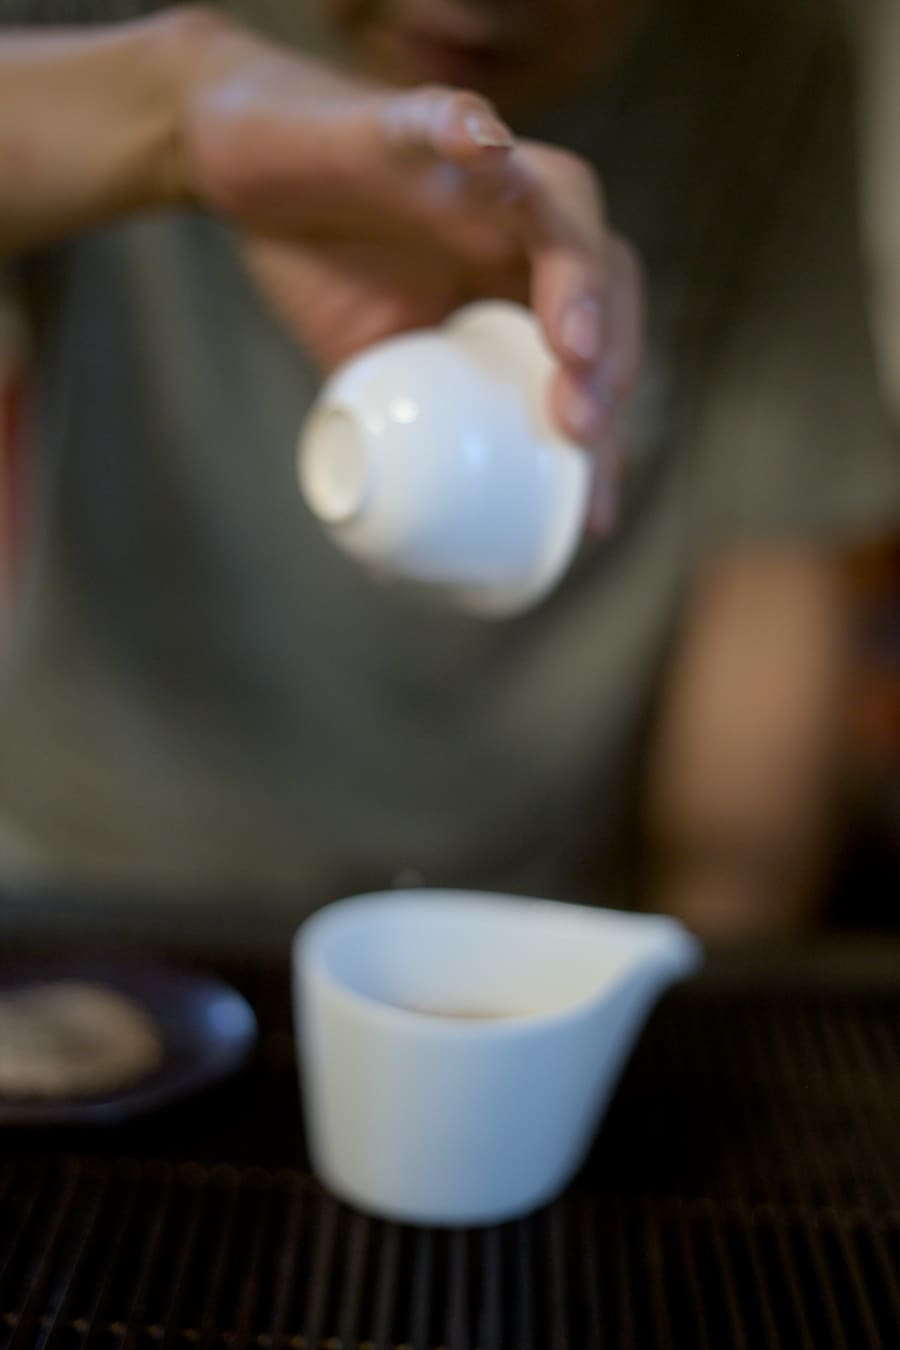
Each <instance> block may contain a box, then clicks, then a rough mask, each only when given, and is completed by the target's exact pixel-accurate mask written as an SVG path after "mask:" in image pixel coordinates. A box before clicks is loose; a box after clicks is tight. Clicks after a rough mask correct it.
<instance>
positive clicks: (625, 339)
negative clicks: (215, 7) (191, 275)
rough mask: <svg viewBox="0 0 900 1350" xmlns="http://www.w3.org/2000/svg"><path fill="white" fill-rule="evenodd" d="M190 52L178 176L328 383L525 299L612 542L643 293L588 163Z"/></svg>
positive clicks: (441, 93) (430, 93)
mask: <svg viewBox="0 0 900 1350" xmlns="http://www.w3.org/2000/svg"><path fill="white" fill-rule="evenodd" d="M202 50H203V59H202V60H201V61H200V63H199V70H200V72H201V73H200V74H199V75H198V74H197V73H196V71H197V69H198V67H197V66H196V65H195V66H194V67H193V68H192V75H191V79H190V87H189V93H188V96H187V98H186V101H185V105H184V119H183V158H184V168H183V172H184V173H185V175H186V177H187V181H188V183H189V186H190V189H191V191H192V192H193V193H194V195H195V196H196V197H199V199H200V200H201V201H202V202H204V204H206V205H207V206H209V207H211V208H212V209H214V210H216V211H218V212H219V213H220V214H222V215H224V216H225V217H226V218H228V219H230V220H231V221H232V222H233V223H234V224H235V225H236V226H237V227H238V228H239V229H240V231H241V232H242V234H243V237H244V239H245V246H246V256H247V259H248V262H249V265H250V267H251V269H252V271H253V273H254V275H255V277H256V279H257V281H258V282H259V284H260V286H261V287H262V289H263V291H264V293H265V295H266V296H267V298H268V300H269V301H270V303H271V304H272V305H273V307H274V309H275V310H276V311H277V312H278V314H279V315H280V316H281V318H282V319H283V320H284V321H285V322H286V324H287V325H288V327H289V328H290V330H291V331H292V332H293V333H295V334H296V336H297V338H298V339H299V340H300V341H301V342H302V343H303V345H304V346H305V347H307V348H308V349H309V350H310V351H311V352H312V353H313V355H314V356H315V357H316V358H317V359H318V360H319V362H320V363H321V364H322V365H323V366H324V367H325V368H326V369H330V368H332V367H334V366H335V365H337V364H338V363H340V362H341V361H343V360H344V359H346V358H347V357H348V356H350V355H352V354H353V353H354V352H356V351H358V350H359V349H360V348H362V347H364V346H367V345H368V344H370V343H372V342H374V341H376V340H378V339H379V338H382V337H385V336H388V335H389V334H392V333H396V332H402V331H405V330H408V329H412V328H418V327H422V326H425V325H430V324H433V323H435V322H437V321H439V320H440V319H442V318H443V317H445V316H446V315H447V314H448V313H450V312H451V311H452V310H454V309H456V308H458V306H459V305H461V304H463V303H465V302H466V301H468V300H472V299H475V298H478V297H488V296H505V297H509V298H514V299H519V300H523V301H525V302H527V303H530V304H531V306H532V308H533V309H534V311H535V313H536V315H537V317H538V319H539V321H540V323H541V326H542V328H543V331H544V334H545V337H546V340H547V342H548V343H549V345H550V347H551V348H552V349H553V351H554V352H555V353H556V355H557V357H558V358H559V362H560V368H559V371H558V373H557V376H556V378H555V380H554V383H553V387H552V390H551V401H552V411H553V414H554V416H555V418H556V420H557V422H558V424H559V426H560V427H561V428H562V429H563V430H564V431H565V432H566V433H567V434H568V435H570V436H571V437H572V438H574V439H575V440H576V441H578V442H579V443H581V444H583V445H585V446H588V447H591V448H592V449H594V450H595V451H596V452H597V473H596V475H595V493H594V504H593V508H592V518H593V523H594V525H595V526H596V527H597V528H600V529H602V528H605V527H607V526H608V525H609V524H610V523H611V521H612V518H613V514H614V507H615V482H616V478H617V475H618V457H619V456H618V445H617V440H616V422H617V419H618V415H619V413H620V411H621V408H622V405H623V403H624V401H625V399H626V398H627V396H628V394H629V393H630V390H631V388H632V386H633V383H634V380H635V378H636V374H637V368H638V361H639V348H640V329H641V285H640V272H639V267H638V264H637V261H636V258H635V255H634V253H633V251H632V250H631V248H630V247H629V245H628V244H627V243H626V242H625V241H624V240H623V239H621V238H620V237H619V236H617V235H615V234H614V233H613V232H612V231H610V229H609V228H608V226H607V224H606V220H605V216H604V210H603V202H602V193H601V190H600V186H599V184H598V183H597V181H596V178H595V177H594V175H593V173H592V171H591V170H590V169H589V168H588V166H587V165H585V164H584V163H582V161H580V160H579V159H578V158H576V157H575V156H573V155H571V154H569V153H568V152H565V151H561V150H557V149H554V148H552V147H549V146H545V145H539V144H536V143H520V144H517V143H515V142H514V139H513V137H512V135H511V133H510V132H509V130H508V129H507V128H506V127H505V126H504V124H503V123H502V122H501V121H500V120H499V118H498V117H497V115H496V113H495V112H494V110H493V109H492V107H491V106H490V105H489V104H488V103H486V102H485V101H484V100H483V99H481V98H480V97H479V96H478V95H476V94H473V93H468V92H465V91H459V90H450V89H444V88H439V87H427V88H421V89H416V90H412V91H403V92H395V91H391V90H385V89H383V88H381V87H377V86H373V85H370V84H366V83H363V82H361V81H359V80H356V79H352V78H350V77H348V76H345V75H343V74H340V73H338V72H336V71H332V70H330V69H327V68H324V67H322V66H321V65H317V64H316V63H314V62H310V61H307V60H304V59H302V58H299V57H296V56H294V55H292V54H290V53H287V52H284V51H282V50H281V49H279V48H276V47H273V46H271V45H269V44H266V43H263V42H261V41H259V40H258V39H257V38H255V37H253V36H251V35H250V34H248V33H245V32H243V31H242V30H240V29H237V28H235V27H233V26H232V25H230V24H226V23H224V22H223V21H220V20H214V21H213V28H212V31H211V32H208V33H207V34H206V40H205V42H204V45H203V49H202Z"/></svg>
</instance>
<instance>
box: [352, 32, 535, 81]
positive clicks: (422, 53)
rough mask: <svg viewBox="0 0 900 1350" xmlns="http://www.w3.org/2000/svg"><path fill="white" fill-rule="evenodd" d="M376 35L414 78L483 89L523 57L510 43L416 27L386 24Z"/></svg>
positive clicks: (395, 62) (405, 73) (386, 51)
mask: <svg viewBox="0 0 900 1350" xmlns="http://www.w3.org/2000/svg"><path fill="white" fill-rule="evenodd" d="M374 37H375V40H376V42H377V45H378V48H379V49H380V51H381V52H383V53H384V54H385V56H387V57H388V59H389V60H390V61H391V64H392V65H394V66H395V67H396V68H397V69H398V70H399V71H401V72H402V74H403V76H404V77H406V78H409V79H412V80H414V81H423V82H424V81H431V80H433V81H435V82H436V83H438V84H451V85H462V86H471V87H473V88H475V89H479V88H482V87H484V86H489V85H491V84H493V83H494V82H495V81H496V80H497V79H498V78H500V77H502V76H503V75H505V74H506V73H507V72H508V71H510V70H511V69H514V68H515V66H516V65H517V64H518V60H519V52H518V51H517V49H516V48H515V47H513V46H511V45H509V44H507V45H501V44H500V43H496V44H488V43H474V42H464V41H460V40H459V39H457V38H453V37H449V36H444V35H442V34H436V33H431V32H427V31H425V30H422V29H416V28H382V29H380V30H379V31H378V32H377V34H375V35H374Z"/></svg>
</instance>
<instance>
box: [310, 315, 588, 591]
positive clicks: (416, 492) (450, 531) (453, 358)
mask: <svg viewBox="0 0 900 1350" xmlns="http://www.w3.org/2000/svg"><path fill="white" fill-rule="evenodd" d="M553 369H554V364H553V359H552V357H551V355H550V352H549V350H548V349H547V347H546V346H545V344H544V341H543V339H542V337H541V334H540V332H539V330H538V326H537V323H536V321H535V319H534V316H533V315H532V314H531V313H530V312H529V311H528V310H526V309H524V308H523V307H522V306H520V305H513V304H510V303H507V302H505V301H490V302H482V303H479V304H477V305H471V306H469V307H467V308H466V309H463V310H460V311H459V312H458V313H457V314H456V315H454V316H453V317H452V318H451V319H450V320H448V322H447V323H446V324H444V325H443V326H442V327H441V328H439V329H435V330H429V331H424V332H417V333H410V334H406V335H404V336H402V337H396V338H391V339H389V340H387V341H385V342H382V343H380V344H378V345H376V346H374V347H372V348H370V349H369V350H368V351H366V352H363V353H362V354H361V355H359V356H357V357H355V358H354V359H353V360H351V361H349V362H348V363H347V364H346V365H345V366H343V367H342V368H341V369H340V370H339V371H337V372H336V374H335V375H334V376H332V378H331V379H330V380H329V381H328V382H327V384H326V385H325V387H324V389H323V390H322V393H321V395H320V397H319V399H318V400H317V402H316V404H315V406H314V408H313V409H312V411H311V413H310V416H309V418H308V419H307V421H306V423H305V425H304V427H303V429H302V431H301V435H300V441H299V446H298V456H297V470H298V477H299V481H300V486H301V489H302V492H303V495H304V498H305V500H306V502H307V505H308V506H309V508H310V509H311V510H312V511H313V513H314V514H315V515H316V516H317V517H318V518H319V520H320V521H321V522H322V523H323V525H324V526H325V528H326V529H328V530H329V532H330V533H331V535H332V537H333V539H334V541H335V542H336V543H337V544H338V545H339V546H340V547H341V548H344V549H346V550H347V552H348V553H350V554H352V555H353V556H354V557H355V558H357V559H358V560H359V561H361V562H363V563H368V564H369V565H371V566H373V567H375V568H377V570H378V571H379V573H381V574H383V575H384V574H387V575H390V574H393V575H394V576H396V577H400V578H404V579H406V580H409V581H415V582H420V583H421V582H424V583H426V584H430V585H433V586H437V587H440V588H442V589H443V590H444V591H445V592H446V593H447V594H448V595H449V596H450V597H451V598H452V599H453V600H454V601H455V602H456V603H458V604H459V605H461V606H462V607H464V608H466V609H469V610H471V611H473V612H475V613H478V614H482V615H494V616H497V617H500V616H502V615H509V614H515V613H519V612H521V611H522V610H525V609H527V608H529V607H530V606H532V605H534V604H535V603H537V601H538V600H540V599H541V598H542V597H543V596H544V595H545V594H546V593H547V592H548V591H549V590H550V589H551V588H552V587H553V586H554V585H555V584H556V582H557V581H558V580H559V578H560V576H561V575H562V573H563V572H564V571H565V569H566V568H567V566H568V565H569V562H570V561H571V558H572V555H573V553H574V551H575V549H576V547H577V544H578V542H579V539H580V537H581V534H582V531H583V528H584V521H585V514H586V511H587V501H588V494H589V488H590V481H589V480H590V457H589V456H588V454H587V453H586V452H585V451H583V450H582V449H580V448H579V447H577V446H575V445H574V444H572V443H571V442H569V441H567V440H565V439H564V438H563V437H562V435H561V434H559V433H558V432H557V431H556V430H555V429H554V427H553V426H552V424H551V421H550V418H549V415H548V411H547V401H548V384H549V380H550V377H551V375H552V373H553Z"/></svg>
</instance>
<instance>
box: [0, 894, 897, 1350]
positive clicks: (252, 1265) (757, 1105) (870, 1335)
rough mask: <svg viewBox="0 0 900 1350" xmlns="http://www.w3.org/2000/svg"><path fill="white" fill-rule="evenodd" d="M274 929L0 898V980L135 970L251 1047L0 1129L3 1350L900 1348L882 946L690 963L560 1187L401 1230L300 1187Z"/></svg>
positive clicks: (279, 926) (283, 922) (797, 949)
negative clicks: (211, 976)
mask: <svg viewBox="0 0 900 1350" xmlns="http://www.w3.org/2000/svg"><path fill="white" fill-rule="evenodd" d="M292 927H293V920H292V918H291V917H290V915H289V914H285V913H283V912H276V911H264V910H262V909H260V910H259V911H258V912H257V914H256V915H252V914H251V915H250V916H249V917H248V915H247V913H246V911H245V910H243V909H242V908H241V907H239V906H235V907H234V909H231V908H230V907H229V906H227V905H223V906H220V907H218V908H213V909H212V910H210V909H208V908H204V907H200V908H194V907H191V906H185V907H183V908H181V909H179V910H177V911H173V910H170V909H168V908H166V907H162V908H160V907H159V906H154V905H153V904H148V905H147V906H143V905H142V904H141V903H136V904H135V905H134V906H132V907H129V908H127V909H123V908H121V907H120V906H118V905H113V906H111V909H110V908H107V907H106V905H105V904H104V903H103V902H102V901H98V900H96V899H92V898H90V897H81V898H77V897H76V898H72V897H66V898H65V902H64V903H60V898H59V897H47V896H36V895H31V896H21V895H20V896H9V897H7V902H6V903H5V904H4V905H0V938H2V942H3V959H4V960H5V961H7V962H13V961H15V960H16V959H18V957H19V956H20V955H24V954H32V955H33V954H34V953H35V952H39V953H45V952H49V951H51V950H56V951H58V950H60V949H63V950H69V951H73V950H78V951H79V952H80V951H84V950H86V949H91V950H93V951H96V950H98V949H106V950H107V951H108V950H110V949H112V948H114V949H115V950H118V951H120V952H125V953H129V954H130V955H132V956H133V955H134V954H135V953H136V952H142V953H146V952H150V951H152V952H153V954H154V955H155V956H156V957H158V958H160V959H163V960H167V961H170V962H171V961H175V962H177V963H178V964H179V965H181V966H184V967H188V968H190V967H194V968H198V969H204V970H212V971H215V972H217V973H219V974H220V975H222V976H224V977H225V978H226V979H227V980H229V981H230V982H231V983H233V984H234V985H235V987H237V988H238V989H240V990H241V991H242V992H243V993H244V994H245V995H246V997H247V998H248V999H249V1001H250V1002H251V1004H252V1006H253V1007H254V1009H255V1011H256V1014H257V1017H258V1020H259V1026H260V1038H259V1044H258V1048H257V1053H256V1055H255V1057H254V1058H253V1060H252V1062H251V1063H250V1064H249V1065H248V1066H247V1068H246V1069H245V1070H243V1071H242V1072H241V1073H240V1074H238V1075H236V1076H234V1077H232V1078H231V1079H229V1080H228V1081H227V1082H224V1083H222V1084H220V1085H219V1086H218V1087H215V1088H213V1089H209V1090H207V1091H205V1092H203V1093H202V1094H200V1095H199V1096H197V1097H194V1098H192V1099H190V1100H186V1101H184V1102H182V1103H180V1104H178V1105H175V1106H172V1107H170V1108H167V1109H165V1110H163V1111H160V1112H157V1113H156V1114H154V1115H151V1116H147V1117H145V1118H143V1119H141V1120H139V1121H135V1122H133V1123H132V1124H129V1125H127V1126H123V1127H117V1128H115V1129H107V1130H90V1131H88V1130H82V1131H73V1130H65V1131H55V1130H31V1131H23V1130H6V1131H4V1132H3V1133H2V1134H0V1347H9V1348H11V1347H22V1346H41V1347H43V1346H48V1345H54V1346H71V1347H74V1346H87V1345H91V1346H109V1347H112V1346H126V1345H130V1346H138V1345H148V1346H149V1345H159V1344H166V1345H179V1346H183V1345H208V1346H222V1347H238V1346H259V1347H276V1346H290V1347H294V1348H295V1350H322V1348H323V1347H330V1350H361V1348H362V1347H366V1350H372V1347H378V1348H379V1350H394V1347H400V1346H403V1347H415V1350H438V1348H439V1347H442V1348H443V1350H532V1348H533V1350H569V1347H571V1350H593V1347H598V1348H599V1347H607V1346H609V1347H615V1350H628V1347H636V1348H637V1347H640V1348H642V1347H682V1346H684V1347H690V1348H691V1350H694V1348H695V1347H710V1350H730V1348H731V1347H740V1346H744V1347H747V1348H748V1350H757V1347H768V1346H775V1347H778V1346H784V1347H791V1350H794V1347H808V1350H827V1348H828V1347H832V1346H834V1347H848V1348H849V1350H868V1347H873V1350H877V1347H885V1350H889V1348H891V1350H892V1348H893V1347H894V1346H896V1345H897V1344H900V1277H898V1256H900V1149H898V1138H900V1130H898V1123H900V1036H898V1031H900V941H898V940H896V939H890V938H884V937H881V938H867V937H864V936H856V937H854V936H853V935H849V934H842V935H841V936H840V938H829V937H828V936H823V937H821V938H820V939H818V940H816V941H812V942H807V943H800V944H794V945H792V946H785V947H783V948H778V949H773V950H768V951H761V950H755V951H753V950H744V951H740V952H733V953H731V954H729V955H728V956H727V957H726V956H721V957H718V958H715V959H712V960H711V961H710V963H709V966H708V968H707V970H706V971H705V972H704V974H703V976H702V977H701V978H700V979H698V980H697V981H695V982H693V983H692V984H690V985H687V986H684V987H683V988H681V989H678V990H675V991H673V992H672V993H671V994H670V995H669V996H667V997H666V998H665V999H664V1000H663V1002H662V1003H661V1004H660V1006H659V1008H658V1009H657V1011H656V1013H655V1014H654V1016H653V1018H652V1020H651V1022H650V1024H649V1026H648V1027H647V1030H646V1032H645V1034H644V1036H643V1038H642V1040H641V1042H640V1044H639V1046H638V1049H637V1051H636V1053H635V1055H634V1057H633V1059H632V1061H631V1063H630V1064H629V1066H628V1068H627V1070H626V1073H625V1076H624V1078H623V1081H622V1083H621V1085H620V1089H619V1091H618V1093H617V1095H616V1098H615V1100H614V1102H613V1105H612V1108H611V1110H610V1112H609V1114H608V1116H607V1119H606V1121H605V1123H604V1125H603V1127H602V1129H601V1132H600V1134H599V1136H598V1139H597V1141H596V1144H595V1147H594V1150H593V1152H592V1154H591V1157H590V1159H589V1161H588V1163H587V1165H586V1166H585V1168H584V1169H583V1171H582V1174H581V1175H580V1176H579V1178H578V1179H577V1180H576V1182H575V1184H574V1185H573V1186H572V1188H571V1189H570V1191H569V1192H568V1194H567V1195H566V1196H564V1197H563V1198H562V1199H561V1200H560V1201H559V1202H558V1203H557V1204H556V1205H554V1206H552V1207H551V1208H550V1209H549V1210H546V1211H544V1212H543V1213H541V1214H539V1215H536V1216H534V1217H533V1218H531V1219H528V1220H525V1221H523V1222H521V1223H517V1224H509V1225H504V1226H503V1227H501V1228H497V1229H490V1230H483V1231H475V1232H453V1233H443V1232H431V1231H428V1230H415V1229H409V1228H401V1227H396V1226H393V1225H389V1224H384V1223H380V1222H378V1221H375V1220H370V1219H367V1218H364V1217H363V1216H360V1215H356V1214H354V1213H352V1212H350V1211H349V1210H346V1209H345V1208H344V1207H342V1206H340V1205H338V1204H336V1203H335V1202H334V1201H332V1200H331V1199H330V1198H329V1197H328V1196H327V1195H325V1194H324V1193H323V1192H322V1191H321V1189H320V1188H319V1187H318V1185H317V1183H316V1182H315V1180H314V1179H313V1178H311V1177H310V1176H309V1174H308V1166H307V1161H306V1155H305V1149H304V1142H303V1132H302V1124H301V1120H300V1109H299V1098H298V1092H297V1080H296V1073H295V1065H294V1047H293V1040H292V1035H291V1025H290V1001H289V969H288V942H289V937H290V931H291V929H292Z"/></svg>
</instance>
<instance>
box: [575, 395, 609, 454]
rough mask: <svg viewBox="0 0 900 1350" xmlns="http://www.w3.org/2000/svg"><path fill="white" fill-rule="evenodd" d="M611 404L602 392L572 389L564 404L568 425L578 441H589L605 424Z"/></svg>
mask: <svg viewBox="0 0 900 1350" xmlns="http://www.w3.org/2000/svg"><path fill="white" fill-rule="evenodd" d="M610 410H611V405H610V403H609V400H608V399H607V398H606V397H605V395H604V394H603V393H602V392H598V391H597V390H593V391H591V390H587V389H582V388H576V389H573V390H572V392H571V393H570V395H569V399H568V403H567V404H566V414H567V418H568V422H569V426H570V428H571V430H572V432H573V433H574V435H575V436H576V437H577V438H578V440H579V441H584V442H585V443H590V442H591V441H592V440H594V438H595V437H596V436H597V433H598V432H599V431H600V430H601V429H602V428H603V427H604V426H605V425H606V423H607V422H608V420H609V416H610Z"/></svg>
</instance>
